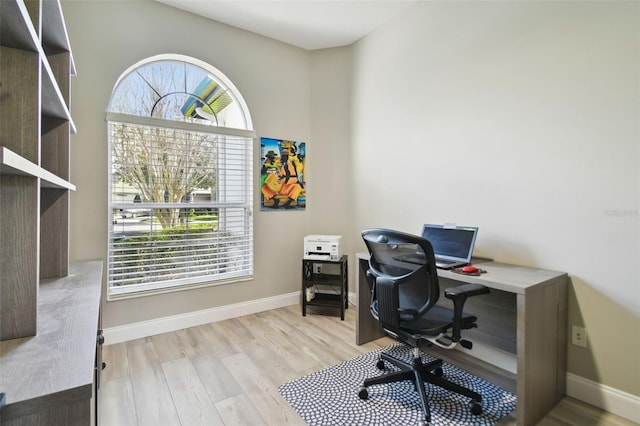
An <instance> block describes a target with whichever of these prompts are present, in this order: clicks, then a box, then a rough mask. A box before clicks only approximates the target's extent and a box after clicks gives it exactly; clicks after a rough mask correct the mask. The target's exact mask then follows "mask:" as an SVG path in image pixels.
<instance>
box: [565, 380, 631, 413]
mask: <svg viewBox="0 0 640 426" xmlns="http://www.w3.org/2000/svg"><path fill="white" fill-rule="evenodd" d="M567 395H569V396H570V397H573V398H575V399H579V400H580V401H583V402H586V403H587V404H591V405H593V406H595V407H598V408H600V409H602V410H605V411H608V412H609V413H612V414H615V415H617V416H620V417H624V418H625V419H628V420H631V421H632V422H637V421H639V420H640V397H638V396H635V395H631V394H629V393H627V392H623V391H621V390H618V389H615V388H612V387H610V386H606V385H603V384H601V383H597V382H594V381H592V380H588V379H585V378H584V377H581V376H576V375H575V374H572V373H567Z"/></svg>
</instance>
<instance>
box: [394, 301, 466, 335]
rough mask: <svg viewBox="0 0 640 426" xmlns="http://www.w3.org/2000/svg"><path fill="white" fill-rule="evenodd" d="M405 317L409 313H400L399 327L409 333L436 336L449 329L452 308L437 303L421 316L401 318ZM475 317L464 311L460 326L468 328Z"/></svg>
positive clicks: (451, 324) (451, 322) (451, 323)
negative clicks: (410, 318)
mask: <svg viewBox="0 0 640 426" xmlns="http://www.w3.org/2000/svg"><path fill="white" fill-rule="evenodd" d="M406 317H409V315H401V322H400V329H402V330H404V331H406V332H408V333H411V334H414V333H416V334H421V335H424V336H437V335H438V334H440V333H444V332H446V331H447V330H449V329H451V327H452V326H453V309H448V308H445V307H442V306H439V305H436V306H434V307H432V308H431V309H430V310H429V312H428V313H427V314H426V315H425V316H423V317H421V318H417V319H413V320H403V319H404V318H406ZM477 319H478V318H477V317H476V316H475V315H472V314H468V313H466V312H465V313H464V314H463V316H462V324H463V326H462V328H464V329H468V328H471V327H473V326H474V324H475V323H476V321H477Z"/></svg>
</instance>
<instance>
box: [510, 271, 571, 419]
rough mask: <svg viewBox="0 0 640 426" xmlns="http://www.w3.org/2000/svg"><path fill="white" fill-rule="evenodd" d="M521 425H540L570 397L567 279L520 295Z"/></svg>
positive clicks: (518, 385) (560, 279)
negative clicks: (562, 400) (568, 380)
mask: <svg viewBox="0 0 640 426" xmlns="http://www.w3.org/2000/svg"><path fill="white" fill-rule="evenodd" d="M517 304H518V355H517V356H518V374H517V376H518V379H517V382H518V383H517V395H518V408H517V422H518V425H524V426H528V425H535V424H537V423H538V422H539V421H540V420H541V419H542V418H543V417H544V416H545V415H546V414H547V413H548V412H549V411H551V409H552V408H553V407H555V405H556V404H557V403H558V402H559V401H560V400H561V399H562V398H563V397H564V395H565V393H566V359H567V347H566V341H567V340H566V339H567V331H566V330H567V278H566V277H559V278H557V279H555V280H554V281H552V282H550V283H547V285H540V286H536V287H535V288H531V289H528V290H527V291H526V293H525V294H524V295H523V294H519V295H518V297H517Z"/></svg>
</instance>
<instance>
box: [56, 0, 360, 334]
mask: <svg viewBox="0 0 640 426" xmlns="http://www.w3.org/2000/svg"><path fill="white" fill-rule="evenodd" d="M62 6H63V12H64V14H65V18H66V20H67V25H68V31H69V38H70V42H71V46H72V48H73V54H74V58H75V62H76V66H77V69H78V76H77V77H76V78H75V79H74V80H73V82H72V92H73V93H72V111H73V117H74V121H75V123H76V126H77V128H78V134H77V135H75V136H73V137H72V141H71V142H72V170H71V180H72V182H74V183H75V184H76V185H77V187H78V190H77V192H75V193H74V194H73V195H72V199H71V232H70V233H71V236H70V240H71V250H70V258H71V261H72V262H75V261H81V260H87V259H103V260H106V249H107V193H106V190H107V128H106V122H105V111H106V108H107V104H108V101H109V97H110V95H111V90H112V88H113V85H114V84H115V82H116V80H117V78H118V77H119V76H120V74H121V73H122V72H124V71H125V70H126V69H127V68H128V67H130V66H131V65H132V64H134V63H136V62H138V61H139V60H141V59H144V58H146V57H149V56H153V55H157V54H160V53H178V54H183V55H188V56H192V57H195V58H198V59H200V60H203V61H205V62H208V63H210V64H211V65H213V66H215V67H216V68H218V69H219V70H220V71H222V72H223V73H224V74H225V75H226V76H227V77H228V78H229V79H231V80H232V81H233V83H234V84H235V86H236V87H237V88H238V90H239V91H240V92H241V93H242V95H243V97H244V99H245V101H246V102H247V104H248V107H249V110H250V111H251V115H252V120H253V124H254V128H255V130H256V132H257V134H258V140H257V141H256V144H255V153H254V165H257V166H256V167H257V168H256V170H259V164H260V152H259V146H260V145H259V143H260V141H259V137H260V136H268V137H276V138H284V139H295V140H300V141H304V142H307V144H308V149H309V151H308V152H309V155H308V166H307V167H308V173H309V176H314V179H313V180H312V181H310V182H309V196H308V207H307V209H306V211H304V212H293V211H274V212H262V211H260V210H259V198H258V197H257V196H256V201H255V204H254V231H255V246H254V253H255V268H254V276H255V278H254V279H253V280H251V281H248V282H243V283H237V284H231V285H220V286H215V287H208V288H204V289H196V290H189V291H182V292H174V293H168V294H163V295H158V296H153V297H145V298H137V299H130V300H124V301H117V302H104V303H103V325H104V327H105V328H113V327H117V326H122V325H126V324H130V323H136V322H143V321H148V320H153V319H156V318H163V317H167V316H172V315H181V314H184V313H188V312H194V311H200V310H206V309H210V308H214V307H220V306H226V305H231V304H237V303H242V302H246V301H251V300H254V299H261V298H269V297H273V296H279V295H286V294H289V293H292V292H298V291H300V286H301V283H300V268H301V257H302V246H303V237H304V236H305V235H307V234H314V233H341V232H345V233H346V232H347V231H346V229H345V226H344V224H345V223H346V222H347V216H346V205H345V203H344V200H345V199H346V195H345V194H347V189H346V188H341V187H337V188H335V191H329V190H325V189H323V188H324V187H323V185H322V183H321V182H322V174H323V173H324V166H322V164H321V162H323V161H324V159H328V158H329V157H330V154H331V153H333V152H338V151H340V150H343V149H344V146H345V143H346V140H345V138H344V137H342V136H340V132H342V130H340V131H338V133H337V136H336V133H335V132H334V133H333V134H329V135H327V134H325V133H322V132H321V131H320V132H319V137H318V138H317V141H316V138H314V137H312V136H313V135H312V128H311V122H312V111H311V110H312V107H313V106H312V100H311V91H312V76H311V66H312V59H311V56H312V55H311V53H310V52H308V51H305V50H302V49H299V48H295V47H292V46H289V45H286V44H283V43H280V42H276V41H274V40H270V39H267V38H264V37H261V36H258V35H256V34H252V33H249V32H246V31H243V30H239V29H236V28H233V27H230V26H227V25H223V24H220V23H216V22H213V21H210V20H207V19H204V18H201V17H197V16H195V15H192V14H189V13H186V12H183V11H180V10H177V9H173V8H170V7H168V6H166V5H163V4H160V3H156V2H151V1H145V0H142V1H135V2H120V1H102V0H97V1H90V2H88V1H64V2H63V5H62ZM342 56H344V55H342ZM332 61H337V62H336V63H337V65H338V68H341V61H343V59H341V55H338V56H337V58H336V59H328V62H327V63H331V62H332ZM324 77H326V78H324ZM324 77H323V76H322V75H315V76H314V78H315V79H316V80H318V81H321V82H320V83H318V82H315V83H313V86H315V87H316V88H315V89H314V90H316V91H317V90H319V89H318V88H317V85H318V84H326V89H330V90H332V91H337V92H338V93H341V94H343V93H344V92H345V90H346V87H344V86H340V85H342V84H343V82H342V80H343V79H344V76H342V75H337V76H335V77H334V76H330V75H326V76H324ZM334 79H335V80H336V82H335V83H334V84H331V81H332V80H334ZM325 112H327V113H331V111H330V110H329V111H323V109H322V108H321V109H320V111H314V114H316V113H317V114H318V116H319V117H321V118H322V117H323V116H324V114H325ZM327 120H330V121H332V122H334V124H335V125H337V126H338V128H339V129H343V128H344V123H343V122H340V120H343V121H344V122H346V121H347V117H345V116H343V117H342V118H341V119H338V120H335V117H328V118H327ZM325 136H327V137H325ZM334 147H335V149H334ZM316 158H317V160H316ZM347 159H348V156H343V157H342V158H341V159H340V162H342V163H344V162H346V161H347ZM340 168H342V166H341V167H340ZM254 177H255V179H254V180H255V186H254V188H255V191H256V195H257V194H258V187H259V185H258V182H259V179H260V177H259V172H256V174H255V176H254ZM315 177H317V181H316V179H315ZM332 179H334V178H329V180H328V182H330V183H331V185H333V181H332ZM325 194H326V196H327V199H326V200H324V199H323V198H322V197H325ZM334 202H336V205H333V206H331V203H334ZM103 300H106V297H103Z"/></svg>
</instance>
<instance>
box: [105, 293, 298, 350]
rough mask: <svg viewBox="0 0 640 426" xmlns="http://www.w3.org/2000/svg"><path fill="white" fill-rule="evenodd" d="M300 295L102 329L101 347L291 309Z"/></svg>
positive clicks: (287, 295)
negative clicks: (278, 309) (279, 309)
mask: <svg viewBox="0 0 640 426" xmlns="http://www.w3.org/2000/svg"><path fill="white" fill-rule="evenodd" d="M300 294H301V293H300V292H299V291H297V292H293V293H289V294H283V295H280V296H273V297H266V298H264V299H257V300H250V301H248V302H241V303H234V304H232V305H226V306H220V307H216V308H211V309H204V310H201V311H195V312H188V313H185V314H180V315H172V316H169V317H164V318H158V319H153V320H149V321H140V322H136V323H132V324H127V325H121V326H117V327H110V328H105V329H104V341H105V345H112V344H115V343H121V342H126V341H127V340H134V339H140V338H142V337H147V336H153V335H155V334H161V333H168V332H171V331H176V330H182V329H183V328H189V327H195V326H198V325H202V324H208V323H210V322H215V321H222V320H225V319H229V318H235V317H239V316H243V315H249V314H255V313H257V312H263V311H268V310H271V309H277V308H282V307H285V306H291V305H295V304H297V303H300Z"/></svg>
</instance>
